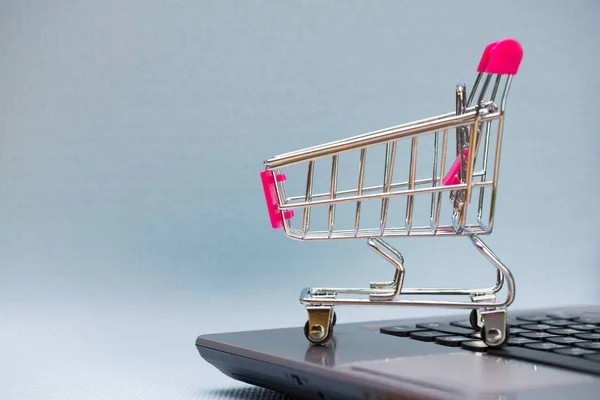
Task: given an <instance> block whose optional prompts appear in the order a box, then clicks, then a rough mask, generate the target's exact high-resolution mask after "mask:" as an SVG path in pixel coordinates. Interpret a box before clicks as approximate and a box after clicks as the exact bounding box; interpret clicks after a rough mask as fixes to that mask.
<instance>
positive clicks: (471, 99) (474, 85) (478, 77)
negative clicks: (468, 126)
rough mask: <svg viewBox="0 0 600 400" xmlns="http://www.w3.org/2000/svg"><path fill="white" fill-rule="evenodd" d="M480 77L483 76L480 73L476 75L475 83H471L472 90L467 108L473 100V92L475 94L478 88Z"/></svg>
mask: <svg viewBox="0 0 600 400" xmlns="http://www.w3.org/2000/svg"><path fill="white" fill-rule="evenodd" d="M482 76H483V73H482V72H480V73H478V74H477V78H476V79H475V83H473V88H472V89H471V94H470V95H469V99H468V100H467V107H470V106H471V102H472V101H473V98H474V97H475V92H477V87H478V86H479V83H480V82H481V77H482Z"/></svg>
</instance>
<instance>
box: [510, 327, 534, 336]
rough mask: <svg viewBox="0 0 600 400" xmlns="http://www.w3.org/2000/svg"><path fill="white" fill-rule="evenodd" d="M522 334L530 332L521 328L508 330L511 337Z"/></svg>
mask: <svg viewBox="0 0 600 400" xmlns="http://www.w3.org/2000/svg"><path fill="white" fill-rule="evenodd" d="M523 332H531V331H528V330H527V329H523V328H510V334H511V335H516V334H517V333H523Z"/></svg>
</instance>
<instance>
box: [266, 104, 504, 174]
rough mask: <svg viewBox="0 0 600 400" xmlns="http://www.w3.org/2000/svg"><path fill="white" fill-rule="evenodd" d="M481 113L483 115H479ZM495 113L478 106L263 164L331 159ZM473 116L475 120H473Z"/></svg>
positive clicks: (282, 156)
mask: <svg viewBox="0 0 600 400" xmlns="http://www.w3.org/2000/svg"><path fill="white" fill-rule="evenodd" d="M481 113H483V114H484V115H479V114H481ZM498 116H499V115H498V113H496V112H489V110H487V108H485V107H480V108H479V107H478V111H471V112H467V113H465V114H461V115H452V116H449V117H445V118H442V119H439V120H435V121H431V122H424V123H421V124H414V125H408V126H404V127H402V128H397V129H386V130H383V131H378V132H377V133H372V134H368V135H361V136H358V137H352V138H348V139H345V140H341V141H338V142H333V143H330V144H326V145H322V146H317V147H316V148H307V149H304V150H301V151H298V152H297V153H295V154H291V155H280V156H277V157H274V158H272V159H270V160H267V161H265V165H266V167H267V168H268V169H273V168H282V167H284V166H290V165H294V164H297V163H300V162H304V161H308V160H311V159H316V158H321V157H326V156H331V155H333V154H339V153H342V152H346V151H350V150H355V149H360V148H363V147H369V146H374V145H377V144H380V143H383V142H391V141H397V140H400V139H407V138H412V137H414V136H417V135H422V134H425V133H431V132H435V131H438V130H442V129H446V128H455V127H457V126H460V125H469V124H472V123H473V122H474V121H478V120H489V119H494V118H497V117H498ZM476 117H477V118H476Z"/></svg>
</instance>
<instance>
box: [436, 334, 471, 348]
mask: <svg viewBox="0 0 600 400" xmlns="http://www.w3.org/2000/svg"><path fill="white" fill-rule="evenodd" d="M467 340H473V339H471V338H468V337H465V336H439V337H436V338H435V342H436V343H437V344H441V345H443V346H451V347H458V346H460V344H461V343H462V342H464V341H467Z"/></svg>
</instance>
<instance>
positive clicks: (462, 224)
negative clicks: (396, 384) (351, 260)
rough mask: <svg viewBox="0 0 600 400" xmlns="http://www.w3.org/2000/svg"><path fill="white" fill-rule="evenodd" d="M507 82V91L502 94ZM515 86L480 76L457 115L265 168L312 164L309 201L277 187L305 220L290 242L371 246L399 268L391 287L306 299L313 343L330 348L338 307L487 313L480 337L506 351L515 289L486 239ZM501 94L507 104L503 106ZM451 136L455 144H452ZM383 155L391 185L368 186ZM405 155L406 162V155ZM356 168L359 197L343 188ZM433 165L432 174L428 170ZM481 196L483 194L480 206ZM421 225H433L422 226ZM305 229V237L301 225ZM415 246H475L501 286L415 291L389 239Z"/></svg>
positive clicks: (463, 95) (327, 292) (314, 291)
mask: <svg viewBox="0 0 600 400" xmlns="http://www.w3.org/2000/svg"><path fill="white" fill-rule="evenodd" d="M502 81H504V88H503V90H502V91H500V87H501V83H502ZM510 85H511V76H501V75H491V74H484V73H480V74H478V76H477V78H476V80H475V83H474V85H473V88H472V90H471V92H470V93H467V88H466V85H465V84H460V85H458V86H457V87H456V91H455V96H456V109H455V112H452V113H447V114H443V115H439V116H436V117H432V118H427V119H423V120H420V121H415V122H412V123H408V124H403V125H399V126H394V127H390V128H386V129H382V130H378V131H374V132H370V133H366V134H363V135H359V136H354V137H350V138H347V139H342V140H338V141H334V142H330V143H325V144H322V145H318V146H313V147H309V148H305V149H302V150H298V151H293V152H289V153H285V154H281V155H278V156H276V157H273V158H271V159H269V160H267V161H265V162H264V165H265V168H266V169H267V170H271V171H273V172H274V173H275V174H280V173H283V172H284V170H287V169H292V168H297V167H302V165H303V164H304V163H307V164H308V171H307V172H305V173H306V185H305V186H304V187H303V188H302V191H303V192H302V191H301V192H300V193H297V194H294V195H292V196H287V195H286V190H290V191H291V192H293V189H290V188H291V184H290V183H289V182H286V183H285V185H284V182H283V180H281V181H277V182H276V190H277V197H278V199H279V204H278V207H279V208H278V209H279V211H280V212H282V213H284V212H287V211H291V210H294V211H298V210H302V217H301V218H299V219H294V218H291V219H285V221H284V223H283V230H284V232H285V234H286V235H287V236H289V237H290V238H292V239H296V240H302V241H312V240H336V239H367V244H368V245H369V247H370V248H371V249H372V250H373V251H374V252H375V253H377V254H378V255H379V256H380V257H383V258H384V259H385V260H387V261H388V262H389V263H390V264H392V266H393V267H394V275H393V279H392V280H391V281H389V282H371V283H370V284H369V286H368V287H364V288H306V289H304V290H303V291H302V293H301V296H300V302H301V303H302V304H304V305H306V308H307V311H308V322H307V327H306V330H307V338H308V339H309V340H310V341H311V342H313V343H324V342H326V341H327V339H328V338H329V337H330V336H331V334H330V333H331V332H330V331H331V330H332V329H333V325H332V320H333V317H332V315H334V314H333V308H334V307H336V306H338V305H376V306H411V307H450V308H460V309H472V310H474V311H473V312H476V313H477V317H476V320H477V323H476V324H475V326H474V328H480V329H482V330H483V332H484V334H483V337H485V340H486V344H488V345H489V346H496V345H502V344H503V343H504V342H505V341H506V339H507V337H506V334H507V331H506V308H507V307H508V306H510V305H511V304H512V302H513V300H514V294H515V283H514V279H513V277H512V274H511V273H510V271H509V269H508V268H507V267H506V266H505V265H504V264H503V263H502V262H501V261H500V259H499V258H498V257H497V256H496V255H495V254H494V253H493V252H492V251H491V250H490V248H489V247H488V246H487V245H486V244H485V243H484V242H483V241H482V239H481V236H485V235H489V234H490V233H491V232H492V228H493V224H494V212H495V208H496V194H497V188H498V170H499V165H500V149H501V144H502V130H503V126H504V117H505V111H506V99H507V96H508V92H509V89H510ZM480 86H481V89H479V87H480ZM478 90H479V91H478ZM499 93H501V98H500V100H499V102H497V101H496V98H497V97H498V94H499ZM473 102H474V104H472V103H473ZM451 130H454V132H455V135H449V132H450V131H451ZM452 142H454V145H452ZM403 146H404V147H405V148H404V147H403ZM422 146H431V148H432V150H433V152H432V153H433V154H432V155H431V156H429V155H428V156H427V157H423V153H422V152H421V151H419V150H420V149H421V148H422ZM379 147H381V150H382V151H383V160H382V161H383V168H381V164H379V167H378V168H376V170H377V171H378V173H379V174H381V175H383V179H382V180H379V183H375V184H371V185H367V182H369V179H368V178H369V175H368V172H369V171H370V169H369V165H371V163H373V162H374V163H377V162H378V161H377V160H375V158H376V157H373V156H371V157H369V156H370V155H371V154H372V153H373V152H376V151H377V149H378V148H379ZM403 149H405V150H406V152H402V150H403ZM376 154H377V153H376ZM328 159H329V160H330V161H329V162H327V160H328ZM346 159H350V160H352V162H353V163H354V162H356V164H354V165H357V168H356V169H355V170H354V172H353V173H355V174H356V175H355V176H356V177H355V178H353V179H352V180H351V181H350V182H351V186H350V187H343V186H344V185H345V184H346V182H345V181H344V180H342V179H341V178H340V172H342V173H343V172H344V171H346V169H344V167H342V165H344V164H343V160H346ZM367 159H369V163H368V162H367ZM323 160H324V161H325V164H323V165H327V164H329V166H330V168H327V169H328V175H329V176H328V178H327V179H328V180H329V185H328V189H329V190H327V191H325V192H321V193H319V192H317V193H315V185H314V183H315V182H318V181H317V180H316V179H317V178H316V177H315V173H316V170H317V169H316V166H315V165H316V164H317V163H318V162H321V161H323ZM478 161H480V162H479V163H478ZM455 162H456V163H458V162H460V167H459V168H458V172H457V175H456V178H457V181H455V182H454V183H452V184H448V185H446V184H445V183H444V181H445V177H446V174H447V170H448V168H449V166H451V165H452V164H454V163H455ZM424 163H430V164H428V166H423V164H424ZM403 171H408V176H407V177H405V178H404V179H399V178H398V177H399V176H402V172H403ZM423 171H425V173H423ZM303 174H304V173H303ZM381 175H379V176H380V178H379V179H381ZM404 176H406V175H404ZM324 179H325V177H324ZM474 190H478V193H477V194H476V195H475V196H474V195H473V191H474ZM486 192H487V193H486ZM444 194H446V195H447V196H448V197H446V196H443V195H444ZM401 198H405V199H406V202H405V203H404V206H403V208H404V212H403V216H402V218H398V216H397V215H395V216H392V214H393V213H392V211H393V210H397V209H398V208H399V207H400V206H398V205H397V204H398V203H394V201H398V200H400V199H401ZM444 198H446V199H449V201H447V200H446V201H445V200H444ZM474 198H475V201H472V200H473V199H474ZM423 201H425V202H426V203H425V204H428V207H427V213H423V212H421V208H419V204H422V202H423ZM420 202H421V203H420ZM427 202H428V203H427ZM486 202H487V203H488V204H489V205H488V207H487V208H486ZM345 203H350V204H352V210H353V212H352V216H351V217H347V218H348V219H349V218H351V220H350V224H349V225H348V226H346V227H345V228H344V227H338V226H343V225H342V224H343V221H342V219H343V218H338V219H339V220H340V221H337V220H336V217H339V216H341V215H342V214H340V213H341V211H340V213H337V212H336V211H338V207H340V206H342V205H343V204H345ZM369 204H374V205H376V206H377V209H378V212H377V216H376V217H375V216H373V217H372V218H369V216H368V214H367V213H366V210H365V207H366V206H367V205H369ZM320 208H325V210H326V214H327V219H326V222H325V223H326V228H325V229H321V230H319V229H315V228H313V225H314V222H316V221H315V220H314V216H315V214H312V215H311V211H314V210H316V209H320ZM340 210H341V209H340ZM311 217H313V218H311ZM421 217H424V220H425V221H426V223H420V221H421V220H422V218H421ZM298 222H299V225H300V226H299V227H297V226H296V225H295V224H297V223H298ZM317 223H318V222H317ZM338 224H339V225H338ZM407 236H427V237H435V236H440V237H441V236H467V237H469V238H470V239H471V241H472V243H473V245H474V246H475V248H476V249H477V250H478V251H479V252H480V253H481V254H482V255H483V256H484V257H485V258H486V259H487V260H488V261H489V262H490V263H491V264H492V266H493V267H494V269H495V270H496V283H495V285H494V286H491V287H484V288H405V287H404V286H403V280H404V275H405V265H404V264H405V260H404V257H403V256H402V254H401V253H400V252H399V251H398V250H396V249H395V248H394V247H392V245H391V244H390V243H388V242H387V241H386V240H384V239H388V238H390V239H391V238H397V237H407ZM505 284H506V286H507V294H506V298H505V299H503V300H497V299H496V296H497V294H498V293H499V292H500V290H501V289H503V287H504V286H505ZM344 295H350V297H343V296H344ZM406 295H428V296H439V295H442V296H443V295H452V296H465V297H466V298H465V300H464V301H443V300H434V299H428V300H408V299H405V298H404V296H406ZM327 321H329V322H327Z"/></svg>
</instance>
